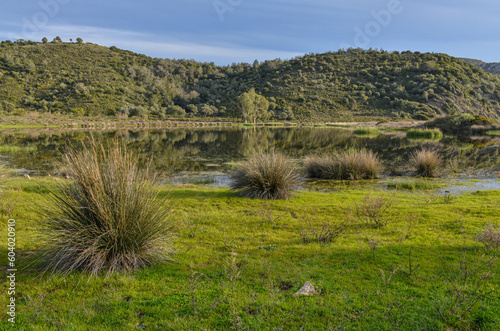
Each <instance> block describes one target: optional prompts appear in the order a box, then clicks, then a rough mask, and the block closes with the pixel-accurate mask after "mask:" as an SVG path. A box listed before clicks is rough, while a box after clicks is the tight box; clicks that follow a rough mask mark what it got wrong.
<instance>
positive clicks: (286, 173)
mask: <svg viewBox="0 0 500 331" xmlns="http://www.w3.org/2000/svg"><path fill="white" fill-rule="evenodd" d="M231 180H232V181H231V189H233V190H235V191H236V192H237V193H238V194H239V195H241V196H244V197H247V198H256V199H266V200H274V199H288V198H290V197H291V196H292V191H293V190H294V189H295V188H296V187H297V186H298V185H299V184H300V174H299V171H298V168H297V165H296V164H295V163H294V162H293V161H292V160H291V159H290V158H288V157H287V156H285V155H283V154H281V153H278V152H271V153H258V154H256V155H254V156H252V157H250V158H249V159H247V160H246V161H243V162H240V163H238V164H237V165H236V166H235V170H234V171H233V173H232V174H231Z"/></svg>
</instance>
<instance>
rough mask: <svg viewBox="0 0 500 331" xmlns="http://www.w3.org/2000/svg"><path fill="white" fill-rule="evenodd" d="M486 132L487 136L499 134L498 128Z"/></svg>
mask: <svg viewBox="0 0 500 331" xmlns="http://www.w3.org/2000/svg"><path fill="white" fill-rule="evenodd" d="M486 134H487V135H489V136H500V130H490V131H486Z"/></svg>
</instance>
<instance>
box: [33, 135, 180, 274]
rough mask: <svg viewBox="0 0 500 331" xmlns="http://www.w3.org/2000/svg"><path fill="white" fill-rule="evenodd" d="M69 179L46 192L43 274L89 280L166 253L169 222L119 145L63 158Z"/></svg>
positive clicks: (143, 172) (147, 178)
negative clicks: (80, 273) (80, 275)
mask: <svg viewBox="0 0 500 331" xmlns="http://www.w3.org/2000/svg"><path fill="white" fill-rule="evenodd" d="M63 166H64V167H65V168H66V169H67V171H68V174H69V176H70V177H71V180H69V181H65V182H60V183H59V185H58V187H57V189H56V190H51V194H50V202H51V203H50V204H49V206H48V207H46V208H44V209H43V212H42V214H43V216H44V217H45V219H46V222H45V235H46V243H45V248H44V249H43V253H42V261H43V263H44V265H43V270H46V271H53V272H55V273H62V274H67V273H70V272H73V271H75V270H83V271H84V272H88V273H89V274H90V276H95V275H98V274H101V273H106V276H107V277H108V276H110V275H111V274H113V273H114V272H121V271H127V272H130V271H135V270H137V269H139V268H141V267H144V266H146V265H149V264H151V263H153V262H156V261H165V260H167V259H168V254H169V252H170V244H169V241H170V237H171V224H170V223H171V222H169V221H167V216H168V213H169V209H168V208H167V207H166V204H165V203H166V200H165V199H157V197H158V190H157V189H156V188H155V186H154V185H153V183H152V182H153V180H154V178H153V177H152V176H151V175H150V174H149V171H148V167H147V166H146V168H145V169H140V168H139V161H138V158H137V157H136V156H134V155H133V154H131V153H130V152H127V151H126V149H125V146H124V145H120V144H119V143H117V142H115V143H114V144H110V146H107V147H106V146H103V145H98V144H96V143H95V142H94V141H91V142H90V145H89V146H88V147H84V148H83V150H82V151H76V150H70V151H69V152H68V153H67V154H65V155H64V158H63Z"/></svg>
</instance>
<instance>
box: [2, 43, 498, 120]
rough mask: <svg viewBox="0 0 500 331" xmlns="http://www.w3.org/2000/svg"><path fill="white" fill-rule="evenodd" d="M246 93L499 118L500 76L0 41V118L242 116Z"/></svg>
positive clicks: (346, 113) (363, 59) (396, 61)
mask: <svg viewBox="0 0 500 331" xmlns="http://www.w3.org/2000/svg"><path fill="white" fill-rule="evenodd" d="M251 88H255V90H256V92H257V93H258V94H261V95H263V96H264V97H265V98H266V99H267V100H268V101H269V105H270V111H271V112H272V118H274V119H292V118H296V119H299V120H301V119H302V120H310V119H313V120H335V119H349V118H351V119H356V117H357V116H377V117H381V116H385V117H388V118H415V119H427V118H430V117H434V116H435V115H443V114H455V113H462V112H467V113H474V114H478V115H483V116H488V117H495V118H499V117H500V103H499V101H500V76H497V75H493V74H490V73H486V72H484V71H483V69H481V68H480V67H477V66H473V65H470V64H467V63H466V62H464V61H462V60H460V59H457V58H453V57H450V56H448V55H445V54H434V53H432V54H431V53H426V54H421V53H412V52H402V53H398V52H392V53H390V52H385V51H372V50H370V51H363V50H360V49H350V50H348V51H339V52H331V53H325V54H308V55H305V56H302V57H299V58H295V59H292V60H287V61H282V60H279V59H278V60H273V61H265V62H262V63H258V62H255V63H253V64H245V63H243V64H234V65H232V66H224V67H221V66H216V65H214V64H213V63H200V62H196V61H192V60H168V59H155V58H150V57H147V56H145V55H140V54H135V53H132V52H130V51H124V50H120V49H118V48H116V47H111V48H108V47H102V46H98V45H95V44H89V43H86V44H84V43H62V42H56V43H54V42H52V43H34V42H23V41H20V42H16V43H12V42H8V41H4V42H2V43H1V44H0V110H1V112H0V114H1V113H3V114H5V113H15V114H21V115H22V114H24V113H25V112H27V111H37V112H47V113H49V112H50V113H54V112H58V113H74V114H75V115H100V114H105V115H110V116H122V117H125V116H129V117H132V116H140V117H143V118H144V117H149V118H168V117H171V116H174V117H177V118H179V117H190V116H191V117H203V116H211V117H215V116H217V117H239V116H240V110H239V108H240V107H239V104H238V97H239V96H240V95H242V94H243V93H245V92H248V91H249V90H250V89H251Z"/></svg>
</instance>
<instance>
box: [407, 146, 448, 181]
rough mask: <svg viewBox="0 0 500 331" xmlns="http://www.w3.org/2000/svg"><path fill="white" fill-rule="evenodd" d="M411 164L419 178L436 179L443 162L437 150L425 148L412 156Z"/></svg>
mask: <svg viewBox="0 0 500 331" xmlns="http://www.w3.org/2000/svg"><path fill="white" fill-rule="evenodd" d="M410 164H411V165H412V166H413V167H414V168H415V173H416V174H417V176H420V177H436V176H438V174H439V168H440V167H441V166H442V164H443V160H442V158H441V156H439V154H438V152H436V151H435V150H432V149H429V148H423V149H421V150H419V151H416V152H414V153H413V154H412V155H411V156H410Z"/></svg>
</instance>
